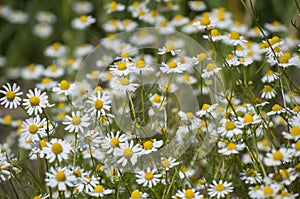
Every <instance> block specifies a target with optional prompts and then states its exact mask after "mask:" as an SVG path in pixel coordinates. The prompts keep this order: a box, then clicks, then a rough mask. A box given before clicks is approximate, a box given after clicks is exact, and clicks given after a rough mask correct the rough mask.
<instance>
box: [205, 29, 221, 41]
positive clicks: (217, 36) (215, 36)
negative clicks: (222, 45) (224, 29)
mask: <svg viewBox="0 0 300 199" xmlns="http://www.w3.org/2000/svg"><path fill="white" fill-rule="evenodd" d="M203 38H204V39H211V40H212V41H213V42H215V41H220V40H222V39H223V35H221V34H220V32H219V30H218V29H212V30H211V31H210V35H203Z"/></svg>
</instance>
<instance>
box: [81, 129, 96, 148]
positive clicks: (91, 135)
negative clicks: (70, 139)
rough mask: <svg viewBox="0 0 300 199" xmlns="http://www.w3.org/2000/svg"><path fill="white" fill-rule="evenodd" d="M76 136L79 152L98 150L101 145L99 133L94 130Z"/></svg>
mask: <svg viewBox="0 0 300 199" xmlns="http://www.w3.org/2000/svg"><path fill="white" fill-rule="evenodd" d="M77 136H78V146H77V147H78V149H79V150H80V151H83V150H88V149H89V148H98V147H99V146H100V144H101V137H100V133H99V132H97V131H95V130H89V131H84V132H83V133H80V134H78V135H77Z"/></svg>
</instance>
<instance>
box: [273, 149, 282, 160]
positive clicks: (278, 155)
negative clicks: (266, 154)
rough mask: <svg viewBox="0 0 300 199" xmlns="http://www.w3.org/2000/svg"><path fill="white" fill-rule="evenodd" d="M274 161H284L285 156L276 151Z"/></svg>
mask: <svg viewBox="0 0 300 199" xmlns="http://www.w3.org/2000/svg"><path fill="white" fill-rule="evenodd" d="M273 159H274V160H282V159H283V155H282V153H281V152H280V151H275V152H274V153H273Z"/></svg>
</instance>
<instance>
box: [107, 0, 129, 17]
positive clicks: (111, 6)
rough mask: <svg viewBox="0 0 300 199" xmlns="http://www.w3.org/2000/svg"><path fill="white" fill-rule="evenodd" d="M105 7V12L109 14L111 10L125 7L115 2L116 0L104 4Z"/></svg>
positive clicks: (118, 10)
mask: <svg viewBox="0 0 300 199" xmlns="http://www.w3.org/2000/svg"><path fill="white" fill-rule="evenodd" d="M106 9H107V10H106V13H107V14H110V13H113V12H120V11H123V10H124V9H125V6H124V5H123V4H120V3H117V2H116V1H112V2H110V3H109V4H107V5H106Z"/></svg>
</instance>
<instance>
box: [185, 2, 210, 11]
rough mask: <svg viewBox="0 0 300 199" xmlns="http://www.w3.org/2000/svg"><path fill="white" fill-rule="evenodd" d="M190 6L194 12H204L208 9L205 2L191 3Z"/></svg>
mask: <svg viewBox="0 0 300 199" xmlns="http://www.w3.org/2000/svg"><path fill="white" fill-rule="evenodd" d="M188 5H189V7H190V9H191V10H193V11H197V12H200V11H203V10H205V9H206V5H205V3H204V2H203V1H189V2H188Z"/></svg>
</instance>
